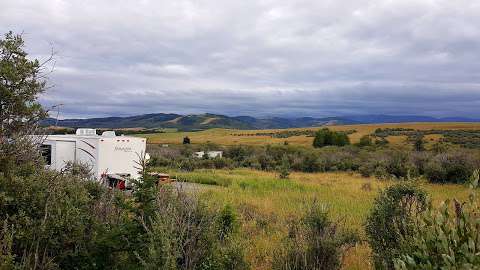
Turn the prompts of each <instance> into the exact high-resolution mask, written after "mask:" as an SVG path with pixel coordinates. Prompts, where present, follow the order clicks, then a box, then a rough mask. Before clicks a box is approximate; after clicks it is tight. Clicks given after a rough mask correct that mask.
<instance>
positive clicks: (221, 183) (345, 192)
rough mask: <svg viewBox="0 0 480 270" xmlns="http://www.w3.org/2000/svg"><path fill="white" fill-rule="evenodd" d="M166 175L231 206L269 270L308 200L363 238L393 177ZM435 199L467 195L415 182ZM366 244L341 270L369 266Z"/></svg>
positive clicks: (246, 172) (251, 253)
mask: <svg viewBox="0 0 480 270" xmlns="http://www.w3.org/2000/svg"><path fill="white" fill-rule="evenodd" d="M169 173H170V174H171V175H172V176H174V177H176V178H177V179H178V180H179V181H186V182H191V183H199V184H202V185H196V186H195V190H196V192H197V193H198V194H200V196H201V197H202V198H204V199H205V200H207V201H208V202H210V203H211V204H213V205H224V204H230V205H232V206H234V208H235V209H236V211H237V212H238V214H239V217H240V218H241V221H242V228H241V234H242V237H243V238H244V240H245V245H246V251H247V259H248V261H249V262H250V263H251V265H252V268H253V269H262V270H263V269H270V267H271V261H272V257H273V256H274V252H275V249H276V247H278V246H279V245H280V242H281V240H282V238H283V237H285V235H286V234H287V223H288V221H290V220H295V219H298V218H299V213H302V209H304V207H306V205H307V204H308V203H311V202H312V200H317V201H318V202H320V203H322V204H324V205H325V206H327V207H328V209H329V213H330V215H331V218H332V219H333V220H336V221H338V222H339V223H340V224H343V225H344V226H345V228H347V229H351V230H355V231H357V232H358V233H359V234H360V236H361V238H362V239H365V233H364V230H363V225H364V222H365V218H366V216H367V214H368V212H369V209H370V208H371V206H372V203H373V200H374V198H375V196H376V195H377V194H378V192H379V191H380V190H382V189H384V188H385V187H387V186H389V185H391V184H393V183H394V182H395V181H393V180H377V179H375V178H365V177H361V176H359V175H357V174H353V173H344V172H335V173H298V172H297V173H292V174H291V175H290V177H289V179H279V178H278V175H277V174H276V173H274V172H265V171H257V170H251V169H233V170H207V169H202V170H196V171H194V172H180V171H176V170H170V171H169ZM419 185H420V186H421V187H422V188H424V189H425V190H427V191H428V193H429V194H430V195H431V197H432V199H433V200H434V202H435V203H439V202H440V201H442V200H445V199H447V198H458V199H462V200H464V199H466V198H467V196H468V194H469V190H468V189H467V188H466V187H465V186H463V185H455V184H444V185H439V184H430V183H427V182H422V181H420V182H419ZM371 268H372V265H371V261H370V250H369V247H368V245H367V244H366V243H362V244H359V245H357V246H356V247H354V248H352V249H350V250H348V252H347V253H346V256H345V258H344V266H343V269H371Z"/></svg>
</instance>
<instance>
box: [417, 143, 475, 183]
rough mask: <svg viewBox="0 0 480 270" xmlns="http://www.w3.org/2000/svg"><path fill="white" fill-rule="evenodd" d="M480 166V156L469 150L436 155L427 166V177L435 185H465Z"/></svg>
mask: <svg viewBox="0 0 480 270" xmlns="http://www.w3.org/2000/svg"><path fill="white" fill-rule="evenodd" d="M479 166H480V159H479V157H478V154H475V153H473V152H472V151H467V150H456V151H449V152H446V153H440V154H437V155H435V156H434V157H433V158H431V159H430V161H429V162H428V163H427V164H426V165H425V177H426V178H427V179H428V180H429V181H430V182H435V183H446V182H450V183H464V182H465V181H466V180H468V178H469V177H470V175H472V173H473V171H474V170H475V168H478V167H479Z"/></svg>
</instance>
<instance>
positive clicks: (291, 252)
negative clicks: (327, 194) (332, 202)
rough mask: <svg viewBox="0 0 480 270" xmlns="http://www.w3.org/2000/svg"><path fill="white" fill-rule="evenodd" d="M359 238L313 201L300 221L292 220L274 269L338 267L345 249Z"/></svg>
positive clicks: (292, 269) (293, 269) (275, 259)
mask: <svg viewBox="0 0 480 270" xmlns="http://www.w3.org/2000/svg"><path fill="white" fill-rule="evenodd" d="M357 241H358V236H357V234H356V233H353V232H348V231H345V230H342V228H340V226H339V224H337V223H335V222H332V221H330V219H329V218H328V213H327V211H326V208H325V207H324V206H322V205H320V204H318V203H317V202H313V203H312V205H310V207H309V209H308V210H307V212H306V213H305V215H304V216H303V217H302V219H301V220H300V221H298V220H295V221H292V222H291V224H290V226H289V235H288V237H287V238H286V239H285V240H284V245H283V249H282V250H280V251H278V252H277V254H275V257H274V262H273V269H281V270H283V269H285V270H287V269H288V270H297V269H305V270H307V269H308V270H310V269H312V270H321V269H328V270H330V269H339V268H340V267H341V262H342V257H343V254H344V252H345V250H346V249H348V248H349V247H352V246H353V245H355V244H356V243H357Z"/></svg>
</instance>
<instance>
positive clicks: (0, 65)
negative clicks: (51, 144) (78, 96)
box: [0, 32, 47, 175]
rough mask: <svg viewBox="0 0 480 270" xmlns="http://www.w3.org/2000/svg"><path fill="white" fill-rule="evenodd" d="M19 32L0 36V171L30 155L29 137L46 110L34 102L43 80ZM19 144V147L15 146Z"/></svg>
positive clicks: (22, 161) (10, 167)
mask: <svg viewBox="0 0 480 270" xmlns="http://www.w3.org/2000/svg"><path fill="white" fill-rule="evenodd" d="M23 47H24V41H23V39H22V36H21V35H15V34H13V33H12V32H9V33H7V34H6V35H5V38H4V39H0V172H3V173H4V174H5V175H10V171H11V170H13V168H15V167H16V166H18V165H19V164H22V163H27V162H28V161H29V160H31V159H32V157H34V156H36V155H33V154H32V149H35V148H33V147H29V146H28V144H29V141H30V139H29V138H30V137H29V136H28V135H31V134H33V133H34V132H35V131H36V129H37V127H38V123H39V121H40V120H41V119H43V118H45V117H46V115H47V113H46V111H45V110H44V109H43V108H42V106H41V105H40V103H39V102H38V96H39V95H40V94H41V93H43V92H44V91H45V85H46V81H45V79H44V77H43V76H42V66H43V64H41V63H40V62H39V61H38V60H30V59H29V58H28V57H27V56H28V54H27V53H26V52H25V51H24V49H23ZM20 145H22V147H19V146H20Z"/></svg>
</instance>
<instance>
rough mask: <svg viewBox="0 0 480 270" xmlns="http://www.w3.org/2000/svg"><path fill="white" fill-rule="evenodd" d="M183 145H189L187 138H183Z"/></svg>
mask: <svg viewBox="0 0 480 270" xmlns="http://www.w3.org/2000/svg"><path fill="white" fill-rule="evenodd" d="M183 144H190V138H189V137H188V136H186V137H184V138H183Z"/></svg>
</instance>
